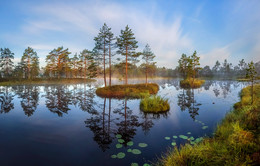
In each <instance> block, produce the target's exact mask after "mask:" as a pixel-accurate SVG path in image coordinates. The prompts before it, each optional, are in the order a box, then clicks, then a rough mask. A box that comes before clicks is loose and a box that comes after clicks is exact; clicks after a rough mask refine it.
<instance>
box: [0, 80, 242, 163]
mask: <svg viewBox="0 0 260 166" xmlns="http://www.w3.org/2000/svg"><path fill="white" fill-rule="evenodd" d="M132 82H136V81H133V80H132ZM137 82H138V81H137ZM154 82H157V83H158V84H159V85H160V91H159V92H158V94H159V95H160V96H162V97H165V98H168V99H169V101H170V106H171V109H170V111H169V112H167V113H165V114H144V113H143V112H142V111H140V109H139V103H140V100H139V99H138V100H137V99H135V100H126V99H123V100H117V99H108V98H106V99H105V98H100V97H98V96H96V94H95V90H96V88H97V87H99V86H102V84H101V83H100V82H99V81H98V82H95V83H89V84H77V85H56V86H55V85H51V86H12V87H0V108H1V110H0V156H1V157H0V165H48V166H51V165H55V166H57V165H62V166H64V165H93V166H94V165H95V166H97V165H131V163H138V164H139V165H143V164H144V163H151V162H155V161H156V158H157V157H160V156H161V154H163V153H165V152H166V151H167V150H169V149H171V148H173V146H172V145H171V143H172V142H176V144H177V146H178V145H180V144H183V143H185V142H189V141H188V140H187V139H182V138H179V135H185V136H188V137H193V138H194V139H196V138H199V137H202V136H209V137H210V136H212V134H213V132H214V129H215V128H216V125H217V123H219V122H220V121H221V119H223V117H224V116H225V114H226V113H227V112H228V111H230V110H231V109H232V105H233V104H234V103H235V102H237V101H238V100H239V97H238V95H239V92H240V90H241V88H243V87H245V86H246V83H241V82H236V81H206V83H205V84H204V85H203V87H201V88H199V89H194V90H192V89H188V90H185V89H181V88H180V87H179V80H176V79H171V80H157V81H154ZM173 136H178V138H176V139H174V138H173ZM117 137H122V138H117ZM165 137H170V140H167V138H166V139H165ZM122 140H123V141H122ZM118 141H119V142H120V141H122V142H123V143H121V144H122V147H121V148H117V147H116V145H117V144H120V143H119V142H118ZM130 141H132V142H133V145H132V146H128V145H127V142H130ZM139 143H145V144H147V145H148V146H147V147H139V146H138V144H139ZM118 146H119V147H120V146H121V145H118ZM128 149H138V150H140V151H141V154H133V153H131V152H127V150H128ZM120 152H123V153H125V157H124V158H122V159H118V158H111V156H112V155H117V154H118V153H120Z"/></svg>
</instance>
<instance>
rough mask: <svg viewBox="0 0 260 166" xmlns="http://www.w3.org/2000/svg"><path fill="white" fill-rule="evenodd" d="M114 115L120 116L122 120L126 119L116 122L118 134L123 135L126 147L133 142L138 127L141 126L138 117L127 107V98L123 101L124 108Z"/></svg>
mask: <svg viewBox="0 0 260 166" xmlns="http://www.w3.org/2000/svg"><path fill="white" fill-rule="evenodd" d="M123 110H124V111H123ZM114 113H115V114H118V115H120V120H121V119H124V120H122V121H119V122H116V126H117V127H118V130H117V133H116V134H120V135H122V139H123V140H124V141H125V142H124V145H126V143H127V142H129V141H131V140H132V139H133V137H134V136H135V135H136V130H137V127H139V126H141V124H140V123H139V121H138V116H137V115H133V110H131V109H130V108H129V107H127V99H126V98H125V100H124V101H123V108H120V109H116V110H115V111H114Z"/></svg>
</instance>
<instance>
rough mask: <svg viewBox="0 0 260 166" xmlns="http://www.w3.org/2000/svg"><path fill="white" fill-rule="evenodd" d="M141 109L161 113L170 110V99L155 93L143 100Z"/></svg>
mask: <svg viewBox="0 0 260 166" xmlns="http://www.w3.org/2000/svg"><path fill="white" fill-rule="evenodd" d="M140 109H141V110H142V111H144V112H146V113H160V112H166V111H169V110H170V105H169V102H168V99H164V98H162V97H160V96H156V95H153V96H151V97H145V98H143V99H142V100H141V102H140Z"/></svg>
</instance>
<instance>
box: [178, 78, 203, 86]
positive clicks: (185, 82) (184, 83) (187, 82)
mask: <svg viewBox="0 0 260 166" xmlns="http://www.w3.org/2000/svg"><path fill="white" fill-rule="evenodd" d="M204 83H205V80H199V79H194V81H193V79H192V78H187V79H185V80H181V81H180V86H181V87H182V88H199V87H201V85H202V84H204Z"/></svg>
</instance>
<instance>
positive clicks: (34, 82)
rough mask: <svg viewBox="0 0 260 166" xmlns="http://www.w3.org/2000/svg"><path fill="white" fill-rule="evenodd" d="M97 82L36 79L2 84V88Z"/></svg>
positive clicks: (70, 79)
mask: <svg viewBox="0 0 260 166" xmlns="http://www.w3.org/2000/svg"><path fill="white" fill-rule="evenodd" d="M92 81H95V80H94V79H85V78H62V79H34V80H10V81H4V82H0V86H14V85H50V84H53V85H56V84H80V83H88V82H92Z"/></svg>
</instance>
